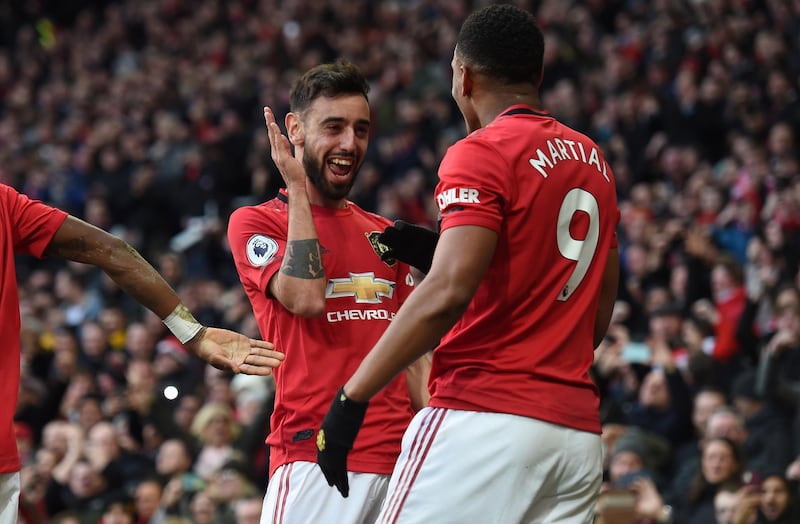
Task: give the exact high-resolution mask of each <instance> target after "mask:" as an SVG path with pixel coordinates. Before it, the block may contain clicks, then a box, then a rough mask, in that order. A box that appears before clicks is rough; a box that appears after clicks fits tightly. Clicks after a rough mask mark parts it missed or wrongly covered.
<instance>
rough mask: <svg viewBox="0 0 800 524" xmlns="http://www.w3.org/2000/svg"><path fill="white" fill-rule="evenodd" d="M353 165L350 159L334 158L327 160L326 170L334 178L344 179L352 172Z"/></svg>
mask: <svg viewBox="0 0 800 524" xmlns="http://www.w3.org/2000/svg"><path fill="white" fill-rule="evenodd" d="M353 164H354V162H353V159H352V158H341V157H336V158H331V159H330V160H328V169H329V170H330V172H331V173H332V174H333V175H334V176H337V177H346V176H348V175H349V174H350V172H351V171H352V170H353Z"/></svg>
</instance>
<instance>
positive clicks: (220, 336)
mask: <svg viewBox="0 0 800 524" xmlns="http://www.w3.org/2000/svg"><path fill="white" fill-rule="evenodd" d="M45 253H46V254H47V255H49V256H57V257H62V258H66V259H68V260H73V261H75V262H82V263H85V264H91V265H94V266H97V267H99V268H100V269H101V270H103V271H104V272H105V273H106V274H107V275H108V276H109V277H110V278H111V279H112V280H113V281H114V282H115V283H116V284H117V285H118V286H119V287H120V289H122V290H123V291H124V292H125V293H127V294H128V295H130V296H131V297H132V298H134V299H135V300H136V301H137V302H139V303H140V304H142V305H143V306H144V307H146V308H147V309H149V310H150V311H152V312H153V313H155V314H157V315H158V316H159V318H161V319H162V320H164V321H165V323H166V324H167V326H168V327H169V328H170V329H171V330H172V331H173V333H175V335H176V336H177V337H178V338H179V339H180V340H181V342H183V343H184V345H185V346H186V347H187V348H188V349H189V350H190V351H192V352H194V353H195V354H196V355H198V356H199V357H201V358H202V359H203V360H205V361H207V362H208V363H210V364H211V365H212V366H214V367H217V368H219V369H225V370H230V371H233V372H234V373H240V372H241V373H247V374H253V375H269V374H270V373H271V372H272V368H274V367H276V366H277V365H279V364H280V361H281V360H283V354H282V353H279V352H277V351H274V347H273V345H272V344H271V343H269V342H265V341H262V340H254V339H251V338H248V337H246V336H244V335H241V334H239V333H235V332H233V331H229V330H226V329H219V328H207V327H205V326H202V325H201V324H200V323H198V322H197V320H195V318H194V316H192V314H191V312H189V310H188V309H187V308H186V306H184V305H183V304H182V303H181V300H180V298H179V297H178V295H177V294H176V293H175V290H174V289H172V287H170V285H169V284H168V283H167V282H166V281H165V280H164V278H163V277H162V276H161V275H160V274H159V273H158V271H156V269H155V268H154V267H153V266H152V265H150V263H149V262H147V261H146V260H145V259H144V258H143V257H142V256H141V255H140V254H139V252H137V251H136V250H135V249H134V248H133V247H132V246H131V245H130V244H128V243H127V242H125V241H124V240H122V239H120V238H118V237H116V236H114V235H112V234H110V233H108V232H106V231H104V230H102V229H100V228H98V227H95V226H93V225H91V224H89V223H87V222H84V221H83V220H80V219H79V218H76V217H73V216H68V217H67V219H66V220H65V221H64V223H63V224H62V225H61V227H60V228H59V229H58V231H56V234H55V235H54V236H53V239H52V240H51V241H50V244H49V245H48V246H47V249H46V250H45Z"/></svg>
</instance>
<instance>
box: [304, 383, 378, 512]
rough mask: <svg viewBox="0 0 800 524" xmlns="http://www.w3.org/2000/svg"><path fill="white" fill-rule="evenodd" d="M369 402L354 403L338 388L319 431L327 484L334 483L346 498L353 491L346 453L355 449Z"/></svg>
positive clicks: (319, 458) (320, 461)
mask: <svg viewBox="0 0 800 524" xmlns="http://www.w3.org/2000/svg"><path fill="white" fill-rule="evenodd" d="M368 405H369V403H368V402H353V401H352V400H350V399H349V398H347V395H345V394H344V388H343V387H342V388H339V391H338V392H337V393H336V396H335V397H334V399H333V402H332V403H331V407H330V409H329V410H328V412H327V413H326V414H325V418H324V419H323V420H322V427H321V428H320V429H319V433H317V464H319V467H320V469H321V470H322V474H323V475H325V480H327V481H328V485H329V486H334V485H335V486H336V489H338V490H339V492H340V493H341V494H342V496H343V497H345V498H347V495H348V494H349V493H350V486H349V485H348V483H347V454H348V453H350V450H351V449H352V448H353V442H355V440H356V435H358V430H359V429H361V424H362V423H363V422H364V415H365V414H366V412H367V406H368Z"/></svg>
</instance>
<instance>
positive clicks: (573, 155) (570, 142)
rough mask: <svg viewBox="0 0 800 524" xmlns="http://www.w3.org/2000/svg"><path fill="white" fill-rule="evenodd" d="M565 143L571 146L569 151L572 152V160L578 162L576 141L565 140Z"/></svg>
mask: <svg viewBox="0 0 800 524" xmlns="http://www.w3.org/2000/svg"><path fill="white" fill-rule="evenodd" d="M564 143H565V144H567V145H568V146H569V150H570V151H572V158H574V159H575V160H578V153H576V152H575V141H574V140H567V139H566V138H565V139H564Z"/></svg>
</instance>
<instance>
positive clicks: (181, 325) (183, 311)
mask: <svg viewBox="0 0 800 524" xmlns="http://www.w3.org/2000/svg"><path fill="white" fill-rule="evenodd" d="M161 321H162V322H163V323H164V325H165V326H167V329H169V330H170V332H172V334H173V335H175V337H176V338H177V339H178V340H180V342H181V344H186V343H187V342H190V341H191V340H193V339H194V338H195V337H197V336H198V335H202V333H203V332H204V329H205V328H204V326H203V325H202V324H201V323H200V322H198V321H197V319H196V318H194V315H192V313H191V311H189V309H188V308H187V307H186V306H185V305H183V303H179V304H178V305H177V306H175V309H173V310H172V313H170V314H169V315H167V317H166V318H164V319H162V320H161Z"/></svg>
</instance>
